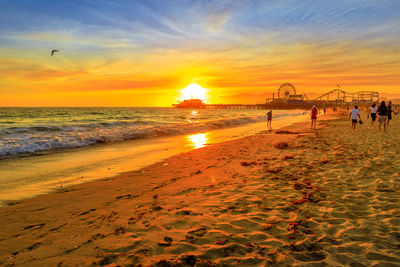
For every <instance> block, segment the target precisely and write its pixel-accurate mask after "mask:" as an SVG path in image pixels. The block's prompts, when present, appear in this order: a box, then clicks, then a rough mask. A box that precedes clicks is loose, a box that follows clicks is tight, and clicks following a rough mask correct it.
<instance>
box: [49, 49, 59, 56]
mask: <svg viewBox="0 0 400 267" xmlns="http://www.w3.org/2000/svg"><path fill="white" fill-rule="evenodd" d="M56 52H60V51H58V50H57V49H54V50H51V56H53V55H54V53H56Z"/></svg>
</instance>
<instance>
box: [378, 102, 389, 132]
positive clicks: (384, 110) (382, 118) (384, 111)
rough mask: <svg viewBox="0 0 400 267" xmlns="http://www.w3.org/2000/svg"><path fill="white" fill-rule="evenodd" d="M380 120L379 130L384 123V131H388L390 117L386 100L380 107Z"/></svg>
mask: <svg viewBox="0 0 400 267" xmlns="http://www.w3.org/2000/svg"><path fill="white" fill-rule="evenodd" d="M378 116H379V117H378V122H379V131H381V125H382V124H383V131H386V121H387V119H388V108H387V107H386V103H385V101H382V102H381V105H380V106H379V107H378Z"/></svg>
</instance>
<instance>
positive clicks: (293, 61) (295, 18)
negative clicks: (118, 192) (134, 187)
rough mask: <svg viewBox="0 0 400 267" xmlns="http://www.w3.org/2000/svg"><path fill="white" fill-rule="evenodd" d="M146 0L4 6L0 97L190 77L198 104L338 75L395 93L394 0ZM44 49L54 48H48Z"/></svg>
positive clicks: (123, 89)
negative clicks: (295, 2)
mask: <svg viewBox="0 0 400 267" xmlns="http://www.w3.org/2000/svg"><path fill="white" fill-rule="evenodd" d="M41 2H43V3H44V2H46V1H41ZM56 2H57V1H56ZM117 2H118V1H117ZM150 2H151V5H149V6H145V5H146V4H143V3H142V4H141V5H144V7H143V6H142V7H141V8H143V9H144V10H145V11H143V12H148V13H147V15H148V16H147V17H146V16H144V17H143V18H140V17H139V18H137V16H136V17H135V16H134V14H130V13H124V10H123V9H119V8H118V6H117V7H114V9H111V10H110V9H108V8H106V7H105V6H102V4H101V3H100V2H99V5H98V6H96V5H94V6H91V7H87V6H81V8H82V11H81V13H82V14H78V15H76V14H73V13H71V15H68V14H69V13H68V8H72V7H74V5H77V6H79V5H80V4H79V2H76V3H75V1H72V2H71V3H72V4H71V6H72V7H71V6H64V7H63V6H61V7H59V8H61V10H60V9H54V10H53V9H52V8H51V7H50V8H49V9H48V10H46V11H40V10H38V8H37V7H34V6H29V5H28V7H25V9H22V10H21V9H20V8H19V7H18V6H14V5H15V4H14V5H12V4H9V5H8V6H7V5H6V11H7V9H8V11H9V12H8V13H7V14H9V15H8V16H5V17H3V19H2V20H0V23H1V24H3V25H4V26H5V27H4V28H3V30H1V31H0V34H1V35H0V94H1V97H0V106H171V104H172V103H175V102H176V101H177V100H180V98H181V89H183V88H185V87H186V86H187V85H188V84H190V83H198V84H200V85H201V86H202V87H204V88H207V89H208V95H207V96H208V97H207V102H208V103H221V102H237V103H242V102H244V101H245V100H244V99H243V96H244V95H254V96H252V97H250V96H249V99H248V101H250V102H253V103H254V102H258V103H260V102H262V101H264V99H265V97H267V96H271V95H272V92H276V91H277V88H278V87H279V85H280V84H281V83H283V82H291V83H293V84H294V85H295V86H296V88H297V90H298V93H308V94H310V95H313V96H314V95H318V94H320V93H324V92H327V91H329V90H331V89H334V88H336V85H337V84H340V86H341V88H342V89H343V90H346V91H349V92H356V91H360V90H374V91H379V92H380V93H381V95H385V96H389V97H400V94H399V93H400V90H399V77H400V46H398V43H399V42H398V41H399V38H400V37H399V36H400V34H399V28H400V23H399V21H400V20H399V18H398V16H397V15H396V14H398V12H397V11H399V10H400V9H399V5H398V4H396V2H395V1H393V2H391V1H389V3H391V8H388V7H387V6H385V7H384V6H380V5H379V3H374V2H372V1H371V2H369V1H366V3H364V4H363V5H361V4H358V5H356V4H354V3H353V4H350V6H349V4H348V3H347V2H344V1H343V2H342V1H339V2H338V3H336V4H335V5H329V3H328V2H326V4H318V5H315V7H313V8H311V11H310V8H307V6H305V5H302V4H299V6H297V7H296V8H293V6H291V9H289V10H287V6H285V4H277V3H275V4H270V5H264V4H262V3H257V4H254V5H253V6H246V8H244V7H243V6H242V5H241V4H227V3H224V4H222V3H221V2H218V1H215V2H213V1H211V2H210V3H209V4H208V5H209V6H199V5H198V4H195V3H196V2H193V3H192V4H190V3H189V4H187V5H184V6H183V7H182V6H179V7H178V6H174V5H173V4H171V5H168V6H167V7H165V6H164V7H163V8H161V7H159V5H161V3H162V2H160V1H150ZM283 2H285V1H283ZM321 3H325V1H322V2H321ZM103 4H104V3H103ZM132 5H139V4H138V3H132ZM257 5H258V6H257ZM389 6H390V5H389ZM350 7H351V8H352V10H354V12H353V13H352V14H349V13H348V12H346V10H348V8H350ZM63 8H65V10H64V11H65V12H64V13H62V14H63V15H62V16H61V17H60V14H61V13H60V12H61V11H62V9H63ZM182 9H184V10H183V11H184V12H183V11H182ZM132 10H134V11H132V12H139V7H135V9H133V8H132ZM305 10H307V12H308V13H307V14H303V13H304V12H305ZM396 10H397V11H396ZM95 11H96V12H95ZM181 11H182V12H183V13H182V12H181ZM277 11H280V12H282V14H280V13H279V12H277ZM372 12H374V13H372ZM19 13H21V14H19ZM175 13H179V14H187V13H189V14H187V15H186V16H182V17H174V16H172V14H175ZM275 13H277V14H278V15H276V14H275ZM88 14H89V15H90V16H92V17H90V16H89V17H88ZM141 14H142V13H141ZM190 14H192V16H189V15H190ZM193 14H194V15H193ZM273 14H275V15H273ZM324 14H325V15H324ZM11 15H13V16H11ZM23 15H24V16H26V18H25V17H24V18H25V20H24V19H21V20H20V21H18V22H16V23H11V19H12V18H15V17H22V16H23ZM268 15H269V16H268ZM306 15H307V16H306ZM113 16H114V17H113ZM56 17H57V20H56V19H55V18H56ZM104 17H107V19H105V18H104ZM110 17H111V18H113V19H115V20H111V19H110ZM266 17H267V18H266ZM366 17H368V18H369V20H368V21H365V18H366ZM29 18H35V20H34V22H33V25H31V24H32V22H31V21H29ZM150 18H151V19H150ZM8 19H9V20H8ZM53 19H54V20H53ZM102 20H104V21H102ZM50 22H52V23H50ZM46 23H47V24H50V25H49V26H48V25H47V24H46ZM51 49H59V50H60V53H56V54H55V55H54V56H50V51H51Z"/></svg>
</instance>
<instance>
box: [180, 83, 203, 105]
mask: <svg viewBox="0 0 400 267" xmlns="http://www.w3.org/2000/svg"><path fill="white" fill-rule="evenodd" d="M206 92H207V89H205V88H203V87H201V86H200V85H198V84H197V83H191V84H189V85H188V86H186V87H185V88H183V89H182V100H186V99H200V100H203V101H204V100H206Z"/></svg>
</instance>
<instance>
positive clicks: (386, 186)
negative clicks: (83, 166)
mask: <svg viewBox="0 0 400 267" xmlns="http://www.w3.org/2000/svg"><path fill="white" fill-rule="evenodd" d="M364 115H365V114H364ZM344 117H347V115H345V116H344ZM344 117H343V118H344ZM343 118H341V120H331V121H319V126H326V127H325V128H319V129H318V130H317V131H316V132H310V131H309V130H308V127H309V125H308V124H307V125H301V124H298V125H293V126H291V127H289V128H287V129H285V130H287V131H290V132H289V133H288V132H286V133H285V132H283V133H282V132H281V133H277V132H272V133H269V132H264V133H260V134H257V135H254V136H250V137H246V138H242V139H238V140H233V141H228V142H224V143H220V144H216V145H211V146H207V147H204V148H201V149H197V150H194V151H191V152H188V153H183V154H180V155H177V156H174V157H171V158H169V159H167V160H165V161H163V162H160V163H157V164H154V165H151V166H148V167H146V168H144V169H142V170H140V171H136V172H130V173H125V174H123V175H120V176H117V177H115V178H112V179H108V180H102V181H95V182H90V183H87V184H82V185H78V186H74V187H70V188H67V189H63V190H60V191H59V192H56V193H51V194H47V195H43V196H39V197H36V198H33V199H28V200H25V201H21V202H17V203H11V204H13V205H10V206H7V207H3V208H0V217H1V221H0V265H5V266H7V265H17V266H77V265H78V266H90V265H92V266H97V265H109V266H129V265H132V266H137V265H140V264H141V265H143V266H171V265H178V266H193V265H196V266H213V265H223V264H226V265H235V264H237V265H239V266H240V265H242V266H264V265H267V266H269V265H271V266H275V265H276V266H343V265H347V266H400V201H399V200H400V194H399V192H400V187H399V173H400V161H399V156H398V155H399V152H400V139H399V135H400V134H399V133H400V123H399V120H398V118H395V120H394V121H392V125H391V126H390V127H389V129H388V130H387V132H386V133H379V132H377V125H375V126H374V128H372V127H371V126H370V125H369V122H366V123H365V124H364V125H362V126H360V127H358V128H357V131H356V132H354V133H352V132H350V124H349V121H347V120H346V121H344V120H343ZM364 119H365V116H364ZM285 144H287V145H288V146H287V147H286V145H285Z"/></svg>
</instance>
